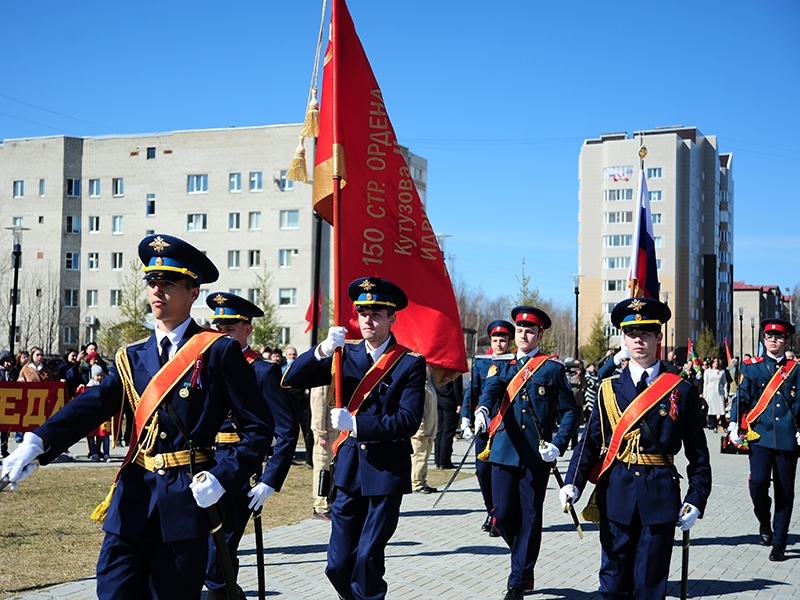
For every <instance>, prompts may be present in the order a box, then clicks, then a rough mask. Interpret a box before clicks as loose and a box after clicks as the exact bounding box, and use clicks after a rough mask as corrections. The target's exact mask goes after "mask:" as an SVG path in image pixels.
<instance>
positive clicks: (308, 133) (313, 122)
mask: <svg viewBox="0 0 800 600" xmlns="http://www.w3.org/2000/svg"><path fill="white" fill-rule="evenodd" d="M300 135H301V136H302V137H319V101H318V100H317V88H311V100H309V101H308V109H307V110H306V119H305V121H303V128H302V129H301V130H300Z"/></svg>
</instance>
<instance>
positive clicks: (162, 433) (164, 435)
mask: <svg viewBox="0 0 800 600" xmlns="http://www.w3.org/2000/svg"><path fill="white" fill-rule="evenodd" d="M158 437H160V438H161V439H162V440H165V439H167V432H166V431H162V432H161V433H159V434H158Z"/></svg>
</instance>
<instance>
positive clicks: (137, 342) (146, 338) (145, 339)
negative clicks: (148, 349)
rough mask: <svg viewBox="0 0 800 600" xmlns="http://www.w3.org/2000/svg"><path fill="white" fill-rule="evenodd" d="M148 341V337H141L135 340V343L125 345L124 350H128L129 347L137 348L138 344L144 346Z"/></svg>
mask: <svg viewBox="0 0 800 600" xmlns="http://www.w3.org/2000/svg"><path fill="white" fill-rule="evenodd" d="M149 339H150V336H149V335H148V336H147V337H143V338H142V339H140V340H136V341H135V342H131V343H130V344H128V345H126V346H125V347H126V348H130V347H131V346H138V345H139V344H144V343H145V342H146V341H147V340H149Z"/></svg>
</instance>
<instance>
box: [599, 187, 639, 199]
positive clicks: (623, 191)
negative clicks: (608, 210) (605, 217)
mask: <svg viewBox="0 0 800 600" xmlns="http://www.w3.org/2000/svg"><path fill="white" fill-rule="evenodd" d="M603 200H604V201H605V202H615V201H618V200H633V188H620V189H613V190H603Z"/></svg>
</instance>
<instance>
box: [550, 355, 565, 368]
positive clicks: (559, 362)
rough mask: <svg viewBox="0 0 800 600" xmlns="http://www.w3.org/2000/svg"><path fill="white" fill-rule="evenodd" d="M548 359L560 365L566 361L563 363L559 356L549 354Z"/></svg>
mask: <svg viewBox="0 0 800 600" xmlns="http://www.w3.org/2000/svg"><path fill="white" fill-rule="evenodd" d="M547 360H550V361H553V362H554V363H558V364H560V365H562V366H563V365H564V363H563V362H561V361H560V360H558V358H557V357H555V356H548V357H547Z"/></svg>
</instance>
